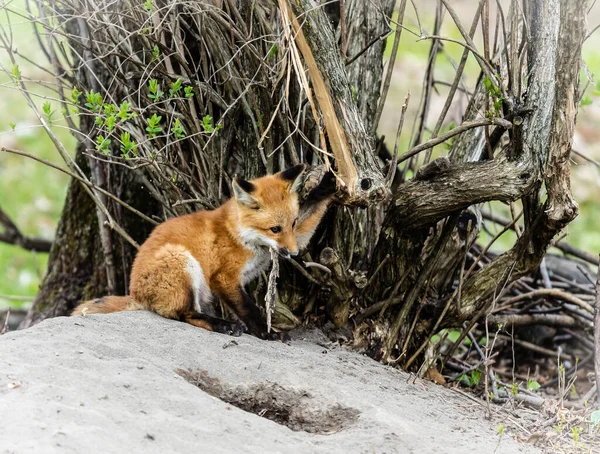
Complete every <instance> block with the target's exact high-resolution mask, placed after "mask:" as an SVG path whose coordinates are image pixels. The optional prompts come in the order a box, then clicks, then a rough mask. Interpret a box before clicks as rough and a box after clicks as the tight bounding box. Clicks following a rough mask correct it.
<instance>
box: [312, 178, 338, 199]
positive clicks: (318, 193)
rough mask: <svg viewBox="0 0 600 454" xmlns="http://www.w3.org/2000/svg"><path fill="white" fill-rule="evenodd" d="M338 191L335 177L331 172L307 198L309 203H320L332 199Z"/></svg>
mask: <svg viewBox="0 0 600 454" xmlns="http://www.w3.org/2000/svg"><path fill="white" fill-rule="evenodd" d="M336 191H337V182H336V179H335V175H334V174H333V172H332V171H331V170H329V171H327V173H325V175H323V178H321V181H320V182H319V184H318V185H317V186H315V187H314V188H313V189H312V190H311V191H310V192H309V193H308V197H307V198H306V202H307V203H319V202H322V201H323V200H325V199H327V198H329V197H331V196H332V195H334V194H335V193H336Z"/></svg>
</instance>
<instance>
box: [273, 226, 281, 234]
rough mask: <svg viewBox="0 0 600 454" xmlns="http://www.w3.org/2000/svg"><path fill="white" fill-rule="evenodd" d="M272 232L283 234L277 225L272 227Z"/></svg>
mask: <svg viewBox="0 0 600 454" xmlns="http://www.w3.org/2000/svg"><path fill="white" fill-rule="evenodd" d="M271 232H273V233H279V232H281V227H279V226H278V225H276V226H275V227H271Z"/></svg>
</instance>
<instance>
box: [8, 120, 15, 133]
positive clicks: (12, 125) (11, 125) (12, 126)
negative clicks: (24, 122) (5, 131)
mask: <svg viewBox="0 0 600 454" xmlns="http://www.w3.org/2000/svg"><path fill="white" fill-rule="evenodd" d="M8 126H10V129H12V130H13V131H14V130H15V128H16V127H17V125H16V123H13V122H12V121H11V122H9V123H8Z"/></svg>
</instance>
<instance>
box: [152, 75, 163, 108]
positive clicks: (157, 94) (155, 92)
mask: <svg viewBox="0 0 600 454" xmlns="http://www.w3.org/2000/svg"><path fill="white" fill-rule="evenodd" d="M148 90H150V94H149V95H148V98H150V99H152V100H153V101H155V102H157V101H158V100H159V99H160V98H162V96H163V95H164V93H163V92H162V91H160V85H158V80H156V79H150V83H149V84H148Z"/></svg>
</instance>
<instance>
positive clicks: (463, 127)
mask: <svg viewBox="0 0 600 454" xmlns="http://www.w3.org/2000/svg"><path fill="white" fill-rule="evenodd" d="M489 125H498V126H502V127H503V128H506V129H510V128H512V123H510V122H509V121H507V120H504V119H501V118H492V119H489V118H481V119H479V120H473V121H465V122H464V123H462V124H460V125H459V126H457V127H456V128H454V129H451V130H450V131H448V132H447V133H446V134H442V135H441V136H439V137H436V138H434V139H429V140H428V141H427V142H423V143H422V144H420V145H417V146H415V147H412V148H411V149H410V150H408V151H406V152H405V153H403V154H401V155H400V157H399V158H398V164H399V163H401V162H404V161H406V160H407V159H409V158H411V157H413V156H414V155H416V154H418V153H420V152H421V151H424V150H427V149H428V148H431V147H435V146H436V145H439V144H440V143H443V142H445V141H446V140H448V139H450V138H452V137H454V136H456V135H458V134H461V133H463V132H465V131H468V130H469V129H473V128H478V127H480V126H489Z"/></svg>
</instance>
